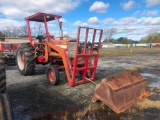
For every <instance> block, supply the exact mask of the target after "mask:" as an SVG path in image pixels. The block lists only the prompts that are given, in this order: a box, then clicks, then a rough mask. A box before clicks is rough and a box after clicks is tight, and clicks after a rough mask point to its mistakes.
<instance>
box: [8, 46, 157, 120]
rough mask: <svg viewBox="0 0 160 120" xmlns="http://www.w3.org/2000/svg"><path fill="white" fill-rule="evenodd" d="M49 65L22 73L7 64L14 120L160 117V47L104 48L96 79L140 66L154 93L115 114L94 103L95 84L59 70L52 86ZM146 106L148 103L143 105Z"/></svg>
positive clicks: (147, 118) (139, 119) (121, 119)
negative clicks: (73, 81) (72, 79)
mask: <svg viewBox="0 0 160 120" xmlns="http://www.w3.org/2000/svg"><path fill="white" fill-rule="evenodd" d="M46 69H47V66H41V65H38V66H37V68H36V72H35V75H33V76H21V75H20V74H19V72H18V70H17V67H16V66H6V73H7V91H8V93H9V96H10V98H11V104H12V106H13V112H14V118H15V120H28V119H32V120H42V119H43V120H49V119H50V120H52V119H53V120H61V119H64V120H71V119H77V120H81V119H83V120H92V119H94V120H151V119H152V120H160V105H159V104H160V92H159V91H158V90H157V91H154V90H155V88H157V89H159V88H160V48H152V49H149V48H137V49H136V48H134V49H127V48H123V49H122V48H116V49H115V48H110V49H102V50H101V54H100V58H99V62H98V68H97V73H96V78H95V82H96V83H100V82H101V79H102V78H105V77H107V76H110V75H113V74H116V73H118V72H121V71H127V70H137V71H139V72H140V73H141V74H142V75H143V76H144V77H146V78H147V81H148V84H149V86H150V89H151V90H152V95H151V96H150V97H149V98H147V99H145V101H142V102H141V103H138V104H135V105H134V106H133V107H131V108H130V109H128V110H126V111H125V112H124V113H121V114H118V115H117V114H116V113H114V112H113V111H112V110H111V109H109V108H108V107H107V106H105V105H103V104H102V103H101V102H98V103H94V104H93V103H92V102H91V99H92V96H93V94H94V89H95V85H94V84H93V83H87V84H83V85H79V86H75V87H70V86H69V85H68V84H67V80H66V77H65V73H64V72H63V71H60V83H59V85H57V86H51V85H50V84H48V82H47V78H46ZM144 106H145V107H144Z"/></svg>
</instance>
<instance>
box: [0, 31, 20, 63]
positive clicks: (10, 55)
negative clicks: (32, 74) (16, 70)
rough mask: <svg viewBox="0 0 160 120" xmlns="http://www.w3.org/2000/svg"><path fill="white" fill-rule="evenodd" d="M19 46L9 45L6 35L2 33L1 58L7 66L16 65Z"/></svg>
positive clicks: (0, 34)
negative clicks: (16, 52) (16, 53)
mask: <svg viewBox="0 0 160 120" xmlns="http://www.w3.org/2000/svg"><path fill="white" fill-rule="evenodd" d="M18 45H19V44H17V43H7V42H6V41H5V35H3V34H2V33H0V58H1V59H2V60H3V61H4V63H5V64H7V65H16V58H15V51H16V49H17V47H18Z"/></svg>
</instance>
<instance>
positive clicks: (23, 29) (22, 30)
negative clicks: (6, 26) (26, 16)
mask: <svg viewBox="0 0 160 120" xmlns="http://www.w3.org/2000/svg"><path fill="white" fill-rule="evenodd" d="M19 32H20V33H19V35H20V36H23V37H24V36H27V35H28V30H27V25H24V26H22V27H21V28H20V31H19Z"/></svg>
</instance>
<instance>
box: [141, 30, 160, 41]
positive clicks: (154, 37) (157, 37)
mask: <svg viewBox="0 0 160 120" xmlns="http://www.w3.org/2000/svg"><path fill="white" fill-rule="evenodd" d="M139 42H140V43H160V33H158V32H155V33H150V34H148V35H147V36H145V37H143V38H142V39H140V41H139Z"/></svg>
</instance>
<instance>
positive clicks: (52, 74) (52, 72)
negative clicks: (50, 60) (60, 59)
mask: <svg viewBox="0 0 160 120" xmlns="http://www.w3.org/2000/svg"><path fill="white" fill-rule="evenodd" d="M47 79H48V81H49V82H50V83H51V85H57V84H58V83H59V71H58V69H57V67H56V66H53V65H52V66H50V67H49V68H48V69H47Z"/></svg>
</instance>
